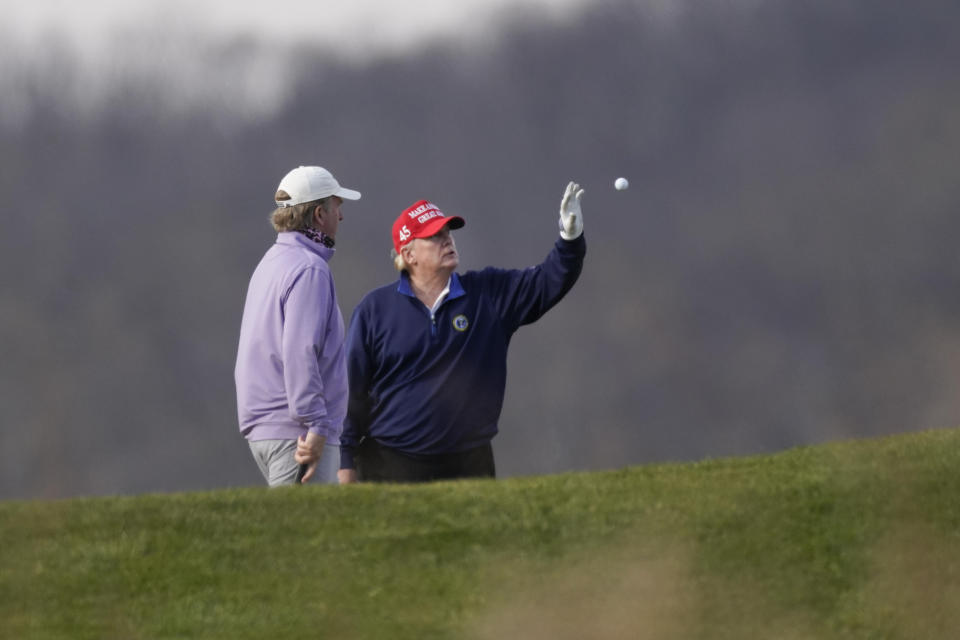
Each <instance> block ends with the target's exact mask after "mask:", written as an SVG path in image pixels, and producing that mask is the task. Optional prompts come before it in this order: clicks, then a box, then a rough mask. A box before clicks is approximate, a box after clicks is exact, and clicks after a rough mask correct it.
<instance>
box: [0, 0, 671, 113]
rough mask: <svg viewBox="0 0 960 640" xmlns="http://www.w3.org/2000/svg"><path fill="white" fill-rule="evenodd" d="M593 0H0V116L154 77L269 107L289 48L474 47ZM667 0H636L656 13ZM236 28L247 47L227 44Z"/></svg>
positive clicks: (183, 95)
mask: <svg viewBox="0 0 960 640" xmlns="http://www.w3.org/2000/svg"><path fill="white" fill-rule="evenodd" d="M588 1H589V0H418V2H416V3H408V2H390V1H388V0H344V1H342V2H317V1H316V0H313V1H306V0H269V1H266V0H89V1H86V2H76V1H74V0H30V1H29V2H24V1H22V0H0V16H3V19H2V20H0V126H8V127H18V126H20V125H21V124H22V123H23V122H24V121H25V120H26V119H28V118H30V117H31V113H32V111H33V109H32V105H31V100H33V99H35V96H41V95H46V96H49V97H52V98H53V99H52V100H48V102H50V103H52V104H56V105H58V108H59V109H61V110H62V112H63V113H65V114H68V116H69V117H71V118H84V117H85V114H96V113H98V112H99V111H100V109H101V107H102V106H103V105H104V104H106V103H108V102H110V101H111V100H113V99H114V97H115V96H116V95H118V94H119V93H127V92H128V88H129V87H130V86H131V84H130V83H131V79H133V80H132V82H133V83H134V85H135V86H137V87H143V86H149V87H152V88H153V90H154V91H155V93H156V97H152V98H151V101H152V102H153V103H154V104H155V106H156V107H157V109H158V111H159V112H160V113H164V114H168V115H170V116H172V117H177V115H178V114H182V113H184V112H187V111H190V110H192V109H193V108H195V107H197V106H204V107H211V106H212V107H213V108H215V109H217V111H218V112H223V114H224V118H225V119H229V118H233V119H235V120H236V119H239V121H244V122H246V121H250V119H254V120H256V119H258V118H260V117H269V116H271V115H272V114H273V113H275V112H276V110H277V108H278V107H280V106H281V105H283V104H285V102H286V100H287V99H288V98H289V95H290V91H291V88H292V87H293V86H294V83H293V82H290V80H291V79H292V78H293V77H294V76H293V75H292V73H293V72H292V70H291V61H294V62H296V59H295V58H292V57H291V56H290V53H291V50H293V49H294V48H295V47H297V46H302V45H308V46H312V47H316V48H317V49H321V50H324V49H326V50H330V51H331V52H335V55H336V57H338V58H341V59H345V60H354V61H363V60H366V59H369V58H371V57H379V56H391V55H398V54H403V53H406V52H409V51H411V49H413V48H415V47H417V45H427V44H431V43H436V42H437V41H438V40H440V41H443V42H445V43H457V44H460V45H463V46H470V45H472V44H474V43H476V42H478V41H481V40H482V39H483V36H485V35H486V34H489V33H490V31H491V29H497V28H498V25H500V24H502V23H503V21H507V22H508V21H509V20H510V19H511V16H516V15H519V14H520V13H523V14H525V15H526V17H528V18H529V17H530V16H533V17H534V19H535V20H537V21H539V20H542V21H543V22H544V23H551V22H557V21H563V20H569V19H575V16H576V14H577V11H576V10H577V9H579V8H582V7H583V6H584V5H586V4H587V2H588ZM670 1H671V0H644V2H645V3H646V4H647V5H648V6H649V7H651V9H652V10H653V11H655V12H659V10H658V9H657V7H661V6H666V4H664V3H669V2H670ZM238 38H244V39H245V41H246V43H247V45H248V46H244V47H241V48H234V49H231V51H232V53H231V55H229V56H227V57H224V56H223V55H222V52H223V51H224V47H225V46H227V45H228V44H229V43H231V42H233V41H235V40H236V39H238Z"/></svg>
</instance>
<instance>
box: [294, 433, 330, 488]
mask: <svg viewBox="0 0 960 640" xmlns="http://www.w3.org/2000/svg"><path fill="white" fill-rule="evenodd" d="M326 442H327V437H326V436H321V435H318V434H316V433H313V432H312V431H308V432H307V437H306V438H304V437H303V436H300V437H299V438H298V439H297V451H296V453H294V454H293V459H294V460H296V462H297V464H305V465H308V466H307V472H306V473H305V474H303V479H302V480H301V481H300V483H301V484H306V483H307V482H309V481H310V478H312V477H313V474H314V473H315V472H316V470H317V462H319V461H320V456H321V455H322V454H323V445H324V444H326Z"/></svg>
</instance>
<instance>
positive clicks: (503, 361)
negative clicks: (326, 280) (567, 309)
mask: <svg viewBox="0 0 960 640" xmlns="http://www.w3.org/2000/svg"><path fill="white" fill-rule="evenodd" d="M585 254H586V241H585V240H584V238H583V236H582V235H581V236H580V237H579V238H577V239H575V240H571V241H567V240H563V239H558V240H557V242H556V245H555V246H554V248H553V250H552V251H551V252H550V253H549V255H547V258H546V259H545V260H544V261H543V263H542V264H539V265H537V266H535V267H530V268H528V269H522V270H521V269H514V270H507V269H496V268H493V267H488V268H486V269H484V270H482V271H468V272H466V273H464V274H462V275H461V274H456V273H454V274H453V275H452V276H451V281H450V293H449V294H448V295H447V297H446V299H445V300H444V302H443V303H442V304H441V305H440V307H439V308H438V309H437V311H436V314H435V317H432V318H431V315H430V309H428V308H427V307H426V306H425V305H424V304H423V303H422V302H420V300H419V299H417V297H416V296H415V295H414V294H413V291H412V290H411V288H410V281H409V278H408V277H407V274H406V273H402V274H401V276H400V280H399V283H394V284H390V285H386V286H383V287H380V288H378V289H374V290H373V291H371V292H370V293H368V294H367V295H366V296H364V298H363V299H362V300H361V301H360V304H359V305H357V308H356V309H354V312H353V318H352V319H351V322H350V329H349V332H348V335H347V372H348V379H349V388H350V399H349V404H348V407H347V418H346V422H345V423H344V428H343V433H342V435H341V436H340V445H341V465H340V466H341V468H344V469H352V468H354V462H353V457H354V452H355V450H356V447H357V445H358V443H359V441H360V439H361V437H364V436H366V437H372V438H374V439H375V440H376V441H377V442H379V443H380V444H382V445H384V446H386V447H390V448H392V449H396V450H399V451H402V452H404V453H409V454H414V455H435V454H445V453H455V452H459V451H466V450H468V449H472V448H474V447H478V446H481V445H484V444H486V443H488V442H490V440H491V439H492V438H493V437H494V436H495V435H496V434H497V421H498V420H499V418H500V410H501V408H502V406H503V394H504V389H505V387H506V380H507V347H509V345H510V338H511V337H512V336H513V333H514V332H515V331H516V330H517V329H518V328H520V327H521V326H522V325H525V324H529V323H531V322H534V321H536V320H537V319H538V318H540V316H542V315H543V314H544V313H546V312H547V310H548V309H550V308H551V307H552V306H553V305H555V304H556V303H557V302H559V301H560V299H561V298H563V296H564V295H565V294H566V293H567V291H569V290H570V288H571V287H572V286H573V284H574V283H575V282H576V281H577V277H578V276H579V275H580V271H581V269H582V267H583V257H584V255H585Z"/></svg>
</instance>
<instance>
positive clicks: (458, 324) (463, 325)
mask: <svg viewBox="0 0 960 640" xmlns="http://www.w3.org/2000/svg"><path fill="white" fill-rule="evenodd" d="M452 324H453V328H454V329H456V330H457V331H466V330H467V327H469V326H470V321H469V320H467V316H465V315H463V314H462V313H461V314H460V315H458V316H455V317H454V318H453V322H452Z"/></svg>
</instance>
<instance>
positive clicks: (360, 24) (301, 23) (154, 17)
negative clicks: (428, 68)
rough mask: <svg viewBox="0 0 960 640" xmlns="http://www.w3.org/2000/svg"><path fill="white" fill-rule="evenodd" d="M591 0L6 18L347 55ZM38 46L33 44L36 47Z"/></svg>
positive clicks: (65, 36)
mask: <svg viewBox="0 0 960 640" xmlns="http://www.w3.org/2000/svg"><path fill="white" fill-rule="evenodd" d="M586 2H587V0H418V1H417V2H415V3H411V2H391V1H389V0H344V1H341V2H317V1H316V0H313V1H305V0H270V1H263V0H192V1H188V0H90V1H87V2H75V1H74V0H31V1H29V2H23V1H21V0H0V12H2V15H3V23H4V25H3V26H2V27H0V28H3V29H4V30H6V31H8V32H10V33H11V34H12V35H13V37H14V38H15V39H16V40H17V41H18V42H19V43H21V44H26V45H33V46H36V45H38V44H39V43H41V42H42V41H44V40H46V39H47V38H49V37H51V36H53V37H55V38H57V39H60V40H67V41H69V42H71V43H76V44H80V45H81V46H82V48H83V50H84V51H85V52H95V51H98V50H103V49H104V47H105V46H107V47H109V40H110V37H111V35H112V34H113V33H115V32H116V30H117V29H124V30H136V29H138V28H140V27H142V26H144V25H148V24H150V23H154V24H161V25H169V26H170V27H172V28H179V29H188V30H193V29H196V28H199V29H201V30H203V31H204V32H207V33H210V34H212V35H214V36H226V37H230V36H236V35H240V34H243V35H252V36H255V37H261V38H264V39H268V40H274V39H276V40H278V41H289V40H296V41H309V42H319V41H321V40H325V39H330V40H335V41H336V46H337V48H338V49H339V50H340V51H342V52H343V53H345V54H347V55H351V56H352V55H364V54H365V53H370V52H374V53H382V52H389V51H396V50H403V49H405V48H407V47H409V46H410V45H411V44H416V43H417V42H424V41H429V40H430V39H432V38H437V37H447V36H449V37H454V38H460V37H464V38H470V37H472V36H474V35H476V33H477V32H478V30H479V29H481V28H482V27H484V26H486V25H487V24H488V22H489V20H488V19H489V17H490V16H492V15H494V14H496V13H500V12H501V11H502V10H504V9H518V10H525V11H528V12H533V13H539V14H540V15H542V16H543V19H544V20H555V19H563V18H564V17H566V16H569V15H570V13H571V9H573V8H576V7H578V6H581V5H583V4H585V3H586ZM33 46H31V47H30V48H33Z"/></svg>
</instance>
